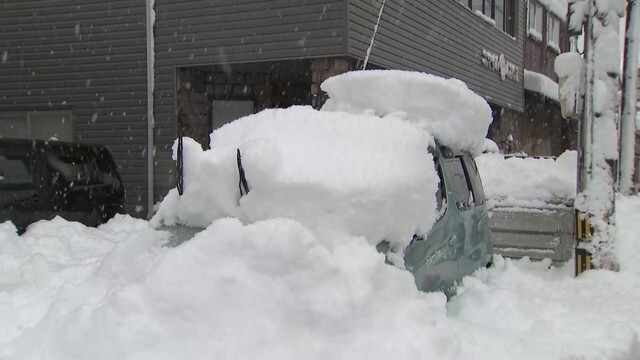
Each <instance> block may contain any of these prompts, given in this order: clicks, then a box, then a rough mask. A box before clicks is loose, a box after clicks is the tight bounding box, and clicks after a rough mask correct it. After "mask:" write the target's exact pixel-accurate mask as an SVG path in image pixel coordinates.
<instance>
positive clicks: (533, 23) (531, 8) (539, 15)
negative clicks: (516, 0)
mask: <svg viewBox="0 0 640 360" xmlns="http://www.w3.org/2000/svg"><path fill="white" fill-rule="evenodd" d="M528 4H529V5H528V6H527V35H528V36H529V37H530V38H532V39H533V40H535V41H538V42H542V41H543V40H544V38H543V36H544V34H543V33H544V6H542V4H540V3H539V2H537V1H529V2H528ZM538 22H539V24H538ZM538 27H539V28H538Z"/></svg>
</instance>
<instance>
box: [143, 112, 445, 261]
mask: <svg viewBox="0 0 640 360" xmlns="http://www.w3.org/2000/svg"><path fill="white" fill-rule="evenodd" d="M432 143H433V139H432V137H431V136H430V135H429V134H428V133H427V132H426V131H424V130H423V129H421V128H419V127H418V126H416V125H415V124H413V123H410V122H408V121H404V120H401V119H399V118H397V117H394V116H387V117H385V118H380V117H377V116H374V115H364V114H359V115H354V114H348V113H338V112H326V111H325V112H321V111H317V110H314V109H312V108H311V107H302V106H298V107H291V108H288V109H272V110H265V111H262V112H260V113H258V114H255V115H250V116H247V117H244V118H241V119H238V120H236V121H234V122H232V123H229V124H227V125H225V126H223V127H222V128H220V129H218V130H215V131H214V132H213V133H212V134H211V148H212V149H211V150H207V151H203V150H202V148H201V147H200V145H199V144H198V143H196V142H195V141H194V140H191V139H188V138H185V142H184V145H185V151H184V187H185V190H184V194H183V195H182V196H178V194H177V191H176V190H175V189H174V190H172V191H171V192H170V193H169V194H168V195H167V196H166V197H165V199H164V200H163V202H162V204H161V205H160V207H159V210H158V212H157V214H156V216H155V217H154V223H156V224H159V223H164V224H174V223H182V224H187V225H191V226H198V227H206V226H208V225H209V224H210V223H212V222H213V221H214V220H216V219H219V218H224V217H237V218H240V219H241V220H242V221H243V222H247V223H253V222H256V221H259V220H264V219H273V218H289V219H293V220H296V221H298V222H300V223H302V224H303V225H305V226H306V227H308V228H309V229H311V230H313V231H315V232H322V231H325V230H326V229H331V231H335V232H341V233H346V234H349V235H353V236H363V237H365V238H367V240H368V241H369V242H370V243H372V244H376V243H378V242H380V241H382V240H387V241H389V242H390V243H391V244H392V246H393V247H394V249H395V250H401V249H403V248H404V246H406V245H407V244H408V243H409V242H410V241H411V239H412V237H413V235H414V234H416V233H417V234H422V233H426V232H428V231H429V229H430V228H431V226H432V224H433V223H434V222H435V219H436V210H435V209H436V200H435V193H436V189H437V184H438V176H437V174H436V172H435V170H434V163H433V160H432V158H431V155H430V154H429V153H428V147H429V144H432ZM237 149H240V150H241V156H242V166H243V168H244V171H245V173H246V177H247V180H248V184H249V187H250V191H249V193H248V195H245V196H243V197H242V198H240V191H239V186H238V184H239V176H238V168H237V163H236V150H237ZM392 215H393V216H392Z"/></svg>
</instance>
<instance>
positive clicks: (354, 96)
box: [322, 70, 493, 154]
mask: <svg viewBox="0 0 640 360" xmlns="http://www.w3.org/2000/svg"><path fill="white" fill-rule="evenodd" d="M322 90H324V91H326V92H327V93H328V94H329V99H328V100H327V102H326V103H325V105H324V106H323V108H322V110H328V111H346V112H350V113H373V114H375V115H378V116H387V115H389V114H394V115H396V116H403V117H405V118H406V119H407V120H408V121H411V122H414V123H416V124H418V125H419V126H420V127H422V128H424V129H426V130H427V131H428V132H429V133H430V134H432V135H433V136H434V137H435V138H436V139H438V141H440V142H441V143H442V144H444V145H446V146H449V147H451V148H453V149H454V150H461V149H464V150H467V151H469V152H471V153H474V154H480V153H481V152H482V148H483V145H484V139H485V137H486V134H487V130H488V128H489V124H490V123H491V121H492V120H493V118H492V114H491V108H490V107H489V104H487V102H486V101H485V100H484V99H482V97H480V96H478V95H477V94H475V93H474V92H473V91H471V90H469V88H467V86H466V85H465V84H464V83H463V82H462V81H460V80H457V79H443V78H440V77H437V76H434V75H429V74H424V73H418V72H409V71H399V70H371V71H356V72H350V73H345V74H342V75H338V76H334V77H331V78H329V79H327V80H325V81H324V82H323V83H322Z"/></svg>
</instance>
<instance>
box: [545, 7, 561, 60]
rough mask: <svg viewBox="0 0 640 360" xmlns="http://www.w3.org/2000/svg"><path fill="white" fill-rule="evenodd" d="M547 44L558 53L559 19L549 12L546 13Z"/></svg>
mask: <svg viewBox="0 0 640 360" xmlns="http://www.w3.org/2000/svg"><path fill="white" fill-rule="evenodd" d="M547 46H548V47H550V48H551V49H553V51H555V52H556V53H558V54H559V53H560V20H559V19H558V18H557V17H555V16H553V15H552V14H551V13H548V14H547Z"/></svg>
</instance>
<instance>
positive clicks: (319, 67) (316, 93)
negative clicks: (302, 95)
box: [311, 57, 356, 109]
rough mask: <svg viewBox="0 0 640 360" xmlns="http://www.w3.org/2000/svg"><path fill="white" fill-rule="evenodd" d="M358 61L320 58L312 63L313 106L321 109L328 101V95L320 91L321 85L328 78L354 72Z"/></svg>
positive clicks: (340, 58) (341, 58) (342, 58)
mask: <svg viewBox="0 0 640 360" xmlns="http://www.w3.org/2000/svg"><path fill="white" fill-rule="evenodd" d="M355 68H356V61H355V60H354V59H350V58H346V57H338V58H320V59H314V60H313V61H312V62H311V97H312V100H311V104H312V105H313V107H314V108H316V109H319V108H320V107H322V105H323V104H324V102H325V101H327V93H325V92H324V91H322V90H321V89H320V84H322V82H323V81H325V80H327V79H328V78H330V77H332V76H335V75H339V74H342V73H345V72H347V71H351V70H354V69H355Z"/></svg>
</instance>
